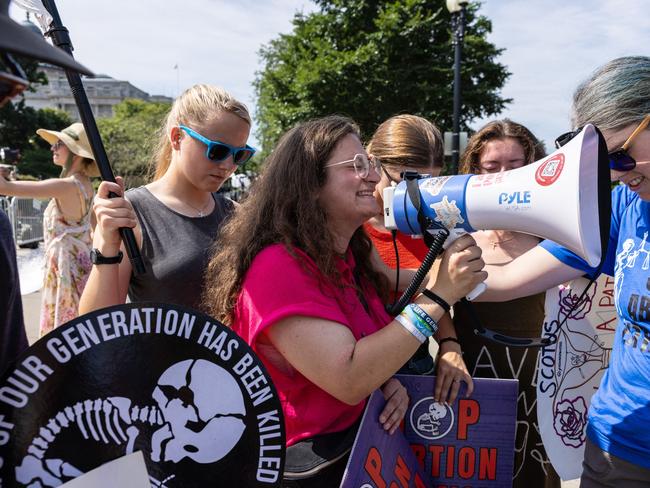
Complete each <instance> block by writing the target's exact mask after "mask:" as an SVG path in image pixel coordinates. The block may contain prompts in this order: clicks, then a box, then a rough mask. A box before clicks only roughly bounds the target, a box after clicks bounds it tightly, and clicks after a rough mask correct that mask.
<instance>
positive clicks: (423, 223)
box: [403, 171, 433, 247]
mask: <svg viewBox="0 0 650 488" xmlns="http://www.w3.org/2000/svg"><path fill="white" fill-rule="evenodd" d="M403 179H404V181H406V192H407V193H408V196H409V198H410V199H411V203H412V204H413V207H415V210H416V211H417V219H418V225H419V226H420V234H422V238H423V239H424V243H425V244H426V245H427V247H431V244H432V243H433V237H432V236H431V234H430V233H429V232H427V229H429V228H430V227H431V224H432V221H431V219H429V218H428V217H427V216H426V215H424V212H423V211H422V199H421V198H420V185H419V184H418V180H419V179H420V175H419V174H418V173H416V172H414V171H405V172H404V173H403Z"/></svg>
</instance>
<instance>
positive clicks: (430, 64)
mask: <svg viewBox="0 0 650 488" xmlns="http://www.w3.org/2000/svg"><path fill="white" fill-rule="evenodd" d="M316 3H317V5H318V6H319V7H320V11H319V12H315V13H311V14H308V15H303V14H300V13H299V14H296V15H295V17H294V19H293V32H292V33H290V34H283V35H280V36H279V37H278V38H277V39H275V40H272V41H271V42H270V43H269V44H268V45H266V46H265V47H263V48H262V49H261V51H260V55H261V58H262V62H263V68H262V70H261V71H260V72H258V73H257V76H256V80H255V83H254V85H255V89H256V93H257V97H258V104H257V116H258V122H259V130H258V138H259V140H260V141H261V143H262V146H263V148H264V151H265V152H269V151H270V150H271V149H272V147H273V146H274V145H275V143H276V141H277V139H278V138H279V137H280V135H281V134H282V133H283V132H284V131H285V130H287V129H288V128H290V127H292V126H293V125H295V124H296V123H297V122H299V121H301V120H305V119H308V118H312V117H319V116H323V115H327V114H332V113H339V114H346V115H349V116H350V117H352V118H353V119H354V120H356V121H357V122H358V123H359V124H360V126H361V129H362V131H363V133H364V134H366V135H369V134H371V133H372V132H373V131H374V129H375V128H376V127H377V126H378V125H379V124H380V123H381V122H383V121H384V120H386V119H387V118H389V117H391V116H392V115H395V114H398V113H412V114H417V115H421V116H423V117H426V118H428V119H429V120H432V121H434V122H436V123H437V124H438V125H439V126H440V127H441V128H443V129H445V128H450V127H451V121H452V100H453V48H452V45H451V27H450V25H451V19H450V14H449V12H448V11H447V9H446V8H445V6H444V2H443V1H442V0H316ZM478 9H479V5H478V4H471V5H470V6H469V7H468V9H467V15H466V26H467V27H466V31H465V32H466V34H465V43H464V48H463V63H462V72H461V77H462V88H463V107H462V118H463V119H464V121H470V120H471V119H473V118H475V117H482V116H487V115H492V114H497V113H499V112H500V111H501V110H502V109H503V108H504V106H505V105H506V104H507V103H509V102H510V101H511V100H509V99H504V98H502V97H501V96H500V94H499V90H500V88H501V87H502V86H503V84H504V82H505V81H506V79H507V78H508V76H509V75H510V73H509V72H508V71H507V69H506V68H505V66H503V65H501V64H500V63H498V62H497V61H496V59H497V57H498V56H499V54H500V53H501V52H502V51H503V50H502V49H498V48H497V47H495V46H494V45H493V44H491V43H489V42H488V41H487V40H486V36H487V34H488V33H489V32H490V31H491V29H492V25H491V22H490V21H489V20H488V19H487V18H486V17H484V16H481V15H478ZM463 125H464V127H465V128H466V127H467V126H466V124H463Z"/></svg>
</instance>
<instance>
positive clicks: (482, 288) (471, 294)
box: [465, 283, 487, 302]
mask: <svg viewBox="0 0 650 488" xmlns="http://www.w3.org/2000/svg"><path fill="white" fill-rule="evenodd" d="M485 290H487V285H486V284H485V283H479V284H478V285H476V287H475V288H474V289H473V290H472V291H470V292H469V293H468V294H467V296H465V298H467V300H468V301H470V302H471V301H472V300H474V299H475V298H476V297H478V296H479V295H480V294H481V293H483V292H484V291H485Z"/></svg>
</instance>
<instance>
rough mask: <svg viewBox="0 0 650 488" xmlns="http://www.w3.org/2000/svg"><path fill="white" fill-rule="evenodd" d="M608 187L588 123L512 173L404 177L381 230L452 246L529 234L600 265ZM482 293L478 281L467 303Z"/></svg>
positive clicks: (389, 195)
mask: <svg viewBox="0 0 650 488" xmlns="http://www.w3.org/2000/svg"><path fill="white" fill-rule="evenodd" d="M609 185H610V179H609V164H608V159H607V148H606V145H605V143H604V140H603V138H602V135H601V134H600V132H599V131H598V130H597V129H596V128H595V127H594V126H593V125H590V124H588V125H586V126H585V128H584V129H583V130H582V132H581V133H580V134H579V135H577V136H576V137H575V138H574V139H572V140H571V141H570V142H569V143H568V144H566V145H565V146H563V147H561V148H560V149H558V150H557V151H555V152H554V153H553V154H551V155H550V156H548V157H546V158H544V159H542V160H539V161H537V162H535V163H531V164H529V165H528V166H524V167H521V168H518V169H514V170H511V171H506V172H503V173H496V174H495V173H492V174H480V175H456V176H442V177H436V178H432V177H430V176H427V175H417V174H415V175H412V174H410V175H409V174H405V177H404V179H403V181H402V182H401V183H399V184H398V185H397V186H394V187H387V188H385V189H384V195H383V196H384V225H385V227H386V228H387V229H398V230H400V231H401V232H403V233H405V234H411V235H423V234H426V233H428V234H431V235H433V236H436V235H439V234H440V233H441V232H443V233H448V237H447V238H446V241H445V246H449V247H450V248H451V246H454V245H455V244H451V243H455V242H458V240H459V239H464V237H461V236H463V235H464V234H467V233H468V232H474V231H477V230H510V231H515V232H525V233H527V234H532V235H536V236H539V237H541V238H544V239H550V240H552V241H555V242H556V243H558V244H560V245H562V246H564V247H566V248H568V249H570V250H571V251H573V252H574V253H576V254H577V255H579V256H581V257H582V258H583V259H585V260H586V261H587V262H588V263H589V265H590V266H597V265H598V263H599V262H600V257H601V255H602V253H603V249H604V248H605V247H606V245H607V238H608V235H609V220H610V219H609V212H610V203H609V195H610V193H609V192H610V188H609ZM443 239H444V237H443ZM459 245H460V244H459ZM470 247H471V246H470ZM452 254H453V253H452ZM484 290H485V285H484V284H482V283H481V284H480V285H479V286H478V287H477V288H476V289H475V290H472V292H471V293H470V294H469V295H468V296H467V298H468V299H469V300H471V299H473V298H476V297H477V296H478V295H480V294H481V293H482V292H483V291H484ZM443 293H444V291H443Z"/></svg>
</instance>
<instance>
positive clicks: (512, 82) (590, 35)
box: [471, 0, 650, 149]
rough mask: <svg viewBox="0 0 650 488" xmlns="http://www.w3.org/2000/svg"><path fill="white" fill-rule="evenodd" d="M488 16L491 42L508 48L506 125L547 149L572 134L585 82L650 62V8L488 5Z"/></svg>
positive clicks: (603, 1)
mask: <svg viewBox="0 0 650 488" xmlns="http://www.w3.org/2000/svg"><path fill="white" fill-rule="evenodd" d="M481 13H483V14H484V15H486V16H487V17H488V18H490V19H491V20H492V28H493V29H492V30H493V31H492V34H491V36H490V37H489V39H490V41H491V42H493V43H494V44H495V45H496V46H497V47H505V48H506V51H505V52H504V53H503V55H502V57H501V59H500V62H502V63H503V64H505V65H506V66H507V67H508V69H509V70H510V71H511V72H512V76H511V77H510V79H509V81H508V82H507V84H506V86H505V87H504V88H503V91H502V93H503V96H505V97H508V98H513V103H512V104H511V105H510V106H509V107H508V109H507V110H506V111H504V112H503V113H502V114H500V115H499V117H510V118H512V119H513V120H515V121H518V122H521V123H523V124H524V125H526V126H528V127H529V128H530V129H531V130H532V131H533V132H534V133H535V134H536V135H537V136H538V137H540V138H541V139H543V140H544V141H545V142H546V144H547V149H551V148H552V141H553V140H554V138H555V137H556V136H557V135H559V134H561V133H562V132H565V131H566V130H568V128H569V125H570V122H569V111H570V105H571V96H572V94H573V91H574V90H575V88H576V86H577V85H578V84H579V83H580V82H581V81H582V80H584V79H585V78H586V77H588V76H589V74H590V73H591V72H592V71H593V70H594V69H596V68H597V67H598V66H600V65H602V64H604V63H605V62H607V61H609V60H611V59H614V58H616V57H619V56H627V55H637V54H643V55H648V54H650V15H649V4H648V1H647V0H625V1H621V0H590V1H589V2H566V1H565V0H526V1H516V0H507V1H504V0H485V1H484V4H483V6H482V8H481ZM486 121H487V120H480V121H474V122H473V123H472V124H471V125H472V127H473V128H479V127H480V126H481V125H482V124H483V123H484V122H486Z"/></svg>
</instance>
